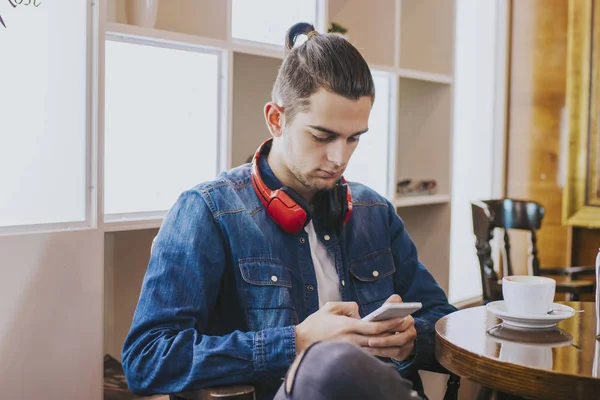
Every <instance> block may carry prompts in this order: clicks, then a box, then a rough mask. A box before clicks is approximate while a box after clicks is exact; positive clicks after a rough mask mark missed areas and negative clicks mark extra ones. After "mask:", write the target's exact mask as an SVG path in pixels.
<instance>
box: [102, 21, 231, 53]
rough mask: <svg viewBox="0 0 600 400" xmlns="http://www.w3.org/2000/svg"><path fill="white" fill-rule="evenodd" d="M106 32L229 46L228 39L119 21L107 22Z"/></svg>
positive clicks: (131, 36) (161, 40)
mask: <svg viewBox="0 0 600 400" xmlns="http://www.w3.org/2000/svg"><path fill="white" fill-rule="evenodd" d="M106 33H107V34H110V35H114V36H122V37H127V38H134V39H150V40H153V41H159V42H165V43H178V44H186V45H191V46H199V47H207V48H212V49H216V50H224V49H225V50H226V49H227V48H228V45H227V41H225V40H219V39H213V38H207V37H203V36H196V35H188V34H186V33H178V32H171V31H164V30H161V29H153V28H143V27H140V26H135V25H128V24H120V23H118V22H109V23H107V24H106Z"/></svg>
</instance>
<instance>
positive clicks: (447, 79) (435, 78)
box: [396, 68, 453, 85]
mask: <svg viewBox="0 0 600 400" xmlns="http://www.w3.org/2000/svg"><path fill="white" fill-rule="evenodd" d="M396 73H397V74H398V76H399V77H400V78H406V79H415V80H419V81H424V82H432V83H444V84H448V85H450V84H452V81H453V79H452V76H451V75H444V74H435V73H432V72H425V71H418V70H415V69H409V68H400V69H398V70H397V71H396Z"/></svg>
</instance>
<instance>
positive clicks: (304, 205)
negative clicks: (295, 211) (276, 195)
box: [280, 186, 310, 224]
mask: <svg viewBox="0 0 600 400" xmlns="http://www.w3.org/2000/svg"><path fill="white" fill-rule="evenodd" d="M280 190H281V191H282V192H284V193H285V194H287V195H288V196H290V198H291V199H292V200H294V201H295V202H296V203H297V204H298V205H299V206H300V207H302V209H303V210H304V211H306V215H307V216H308V218H307V219H306V223H307V224H308V221H309V220H310V204H308V202H307V201H306V200H304V197H302V196H301V195H300V194H299V193H298V192H296V191H295V190H294V189H291V188H289V187H288V186H283V187H282V188H281V189H280Z"/></svg>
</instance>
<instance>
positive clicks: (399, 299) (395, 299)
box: [385, 294, 402, 303]
mask: <svg viewBox="0 0 600 400" xmlns="http://www.w3.org/2000/svg"><path fill="white" fill-rule="evenodd" d="M385 302H386V303H402V297H400V295H399V294H393V295H391V296H390V297H388V299H387V300H386V301H385Z"/></svg>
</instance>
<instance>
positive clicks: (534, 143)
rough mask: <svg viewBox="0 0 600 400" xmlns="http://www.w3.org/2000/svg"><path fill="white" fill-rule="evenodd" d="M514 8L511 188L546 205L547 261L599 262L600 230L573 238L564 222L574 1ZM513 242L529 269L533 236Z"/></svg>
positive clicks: (544, 0) (527, 2)
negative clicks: (563, 161)
mask: <svg viewBox="0 0 600 400" xmlns="http://www.w3.org/2000/svg"><path fill="white" fill-rule="evenodd" d="M511 9H512V10H511V12H512V15H511V17H512V24H511V42H510V46H511V50H510V51H511V54H510V59H511V62H510V76H509V77H510V86H509V103H508V118H509V119H508V151H507V160H506V164H507V170H506V182H507V184H506V195H507V196H508V197H514V198H523V199H531V200H535V201H539V202H540V203H542V204H543V205H544V207H545V209H546V216H545V218H544V222H543V224H542V229H541V231H540V234H539V242H538V243H539V248H540V261H541V265H542V267H553V266H557V267H558V266H563V265H594V261H595V258H596V254H597V251H598V248H599V247H600V230H589V229H579V228H577V229H574V230H573V233H572V236H571V237H569V236H570V235H569V233H570V232H569V228H567V227H565V226H563V225H562V224H561V212H562V186H561V182H560V175H559V174H560V169H559V167H560V162H561V157H566V153H563V152H562V150H563V149H561V129H563V128H561V127H562V124H564V123H565V122H566V121H565V117H566V115H565V109H564V108H565V102H566V98H565V96H566V76H567V75H566V74H567V70H566V65H567V29H568V2H567V1H566V0H519V1H514V0H513V1H512V3H511ZM563 134H566V132H564V133H563ZM564 151H566V149H564ZM512 243H513V250H514V252H515V253H514V255H513V262H514V263H515V270H516V272H517V273H523V272H525V271H526V266H527V263H528V260H527V243H526V240H524V239H523V238H522V237H518V238H517V237H514V236H513V242H512ZM586 300H589V299H588V298H586ZM592 300H593V299H592Z"/></svg>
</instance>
